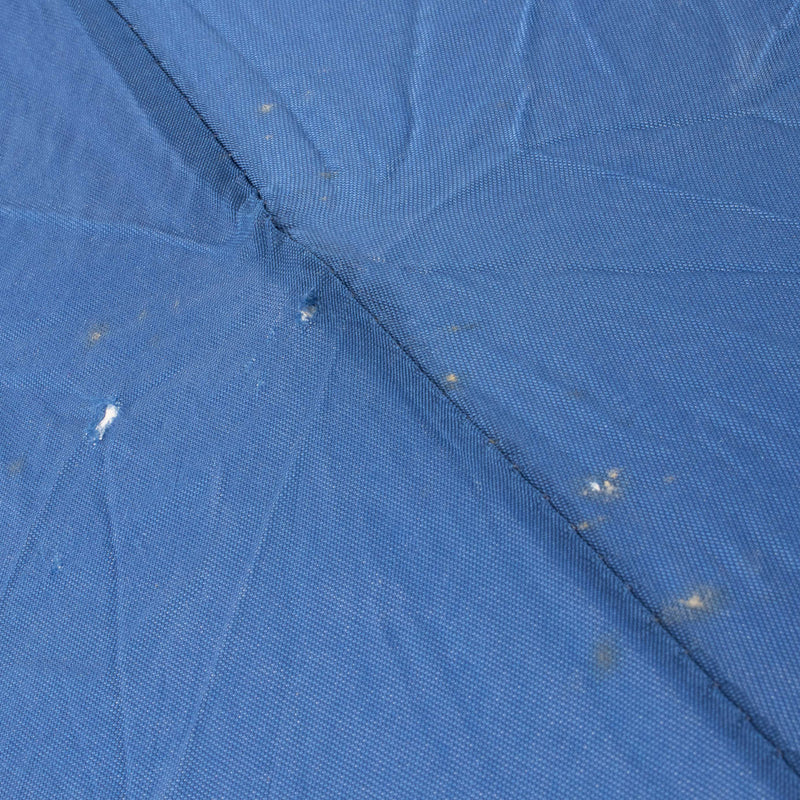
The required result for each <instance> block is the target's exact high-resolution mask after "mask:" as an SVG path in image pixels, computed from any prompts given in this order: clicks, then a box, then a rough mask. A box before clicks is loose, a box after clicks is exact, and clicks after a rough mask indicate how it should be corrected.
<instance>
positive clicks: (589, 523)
mask: <svg viewBox="0 0 800 800" xmlns="http://www.w3.org/2000/svg"><path fill="white" fill-rule="evenodd" d="M605 521H606V518H605V517H604V516H599V517H594V518H593V519H584V520H581V521H580V522H579V523H578V524H577V525H576V526H575V527H576V528H577V529H578V530H579V531H581V532H583V533H585V532H586V531H591V530H594V529H595V528H597V527H598V526H599V525H602V524H603V523H604V522H605Z"/></svg>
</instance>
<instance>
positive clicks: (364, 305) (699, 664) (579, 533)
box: [106, 0, 800, 778]
mask: <svg viewBox="0 0 800 800" xmlns="http://www.w3.org/2000/svg"><path fill="white" fill-rule="evenodd" d="M106 2H107V3H108V4H109V6H111V8H112V9H113V10H114V12H115V13H116V14H117V16H119V18H120V19H121V20H122V21H123V22H124V23H125V25H127V26H128V28H130V30H131V32H132V33H133V35H134V36H135V37H136V39H137V40H138V41H139V42H140V44H141V45H142V47H144V49H145V50H146V51H147V53H148V54H149V55H150V57H151V58H152V59H153V61H154V62H155V63H156V65H157V66H158V68H159V69H160V70H161V71H162V72H163V73H164V75H165V77H166V78H167V80H168V81H169V82H170V84H172V86H173V87H174V88H175V90H176V91H177V92H178V94H179V95H180V96H181V97H182V98H183V100H184V101H185V102H186V104H187V105H188V106H189V108H191V109H192V111H193V112H194V113H195V114H196V115H197V117H198V119H199V120H200V121H201V122H202V124H203V126H204V127H205V128H206V130H208V132H209V133H210V134H211V136H212V137H213V138H214V141H215V142H217V144H218V145H219V146H220V148H221V149H222V150H223V151H224V152H225V153H226V155H227V156H228V157H229V158H230V160H231V162H232V163H233V165H234V166H235V167H236V169H238V170H239V172H240V173H241V174H242V177H243V178H244V180H245V181H246V183H247V185H248V186H250V188H251V189H252V190H253V191H254V192H255V193H256V196H257V197H258V199H259V200H260V201H261V203H262V204H263V206H264V210H265V211H266V212H267V214H268V215H269V218H270V221H271V223H272V225H273V226H274V227H275V229H276V230H277V231H278V232H279V233H281V234H283V235H284V236H286V238H287V239H289V240H291V241H292V242H295V243H296V244H297V245H298V246H300V247H302V248H303V250H305V251H306V252H307V253H309V254H310V255H312V256H313V257H314V258H315V259H316V260H317V261H319V262H320V263H321V264H322V265H323V266H324V267H325V268H326V269H327V270H328V271H329V272H330V273H331V275H333V277H334V278H335V279H336V280H337V281H338V282H339V283H340V284H341V285H342V286H343V287H344V288H345V290H346V291H347V292H348V294H350V296H351V297H352V298H353V300H354V301H355V302H356V303H357V304H358V305H359V306H360V307H361V308H362V309H363V310H364V312H365V313H366V314H367V315H368V316H369V317H370V318H371V319H372V320H373V321H374V322H375V323H376V324H377V325H378V327H379V328H380V329H381V330H382V331H383V332H384V333H385V334H386V335H387V336H388V337H389V339H391V341H392V342H394V344H395V345H396V346H397V347H398V348H399V349H400V350H401V352H403V353H404V354H405V356H406V357H407V358H408V359H409V360H410V361H411V363H412V364H414V366H415V367H416V368H417V369H418V370H419V372H420V373H421V374H422V375H423V376H424V377H425V378H427V380H428V381H430V382H431V383H432V384H433V386H434V387H435V388H436V390H437V391H438V392H439V393H440V394H441V395H442V396H443V397H444V398H445V400H447V401H448V402H449V403H451V404H452V406H453V407H454V408H455V409H456V410H457V411H458V412H459V414H460V415H461V416H463V417H464V418H465V419H466V420H467V422H468V423H470V424H471V425H472V427H474V428H475V429H476V430H477V431H478V432H479V433H480V434H481V435H482V436H483V437H484V438H485V439H486V441H487V443H492V444H493V446H494V448H495V449H496V450H497V452H498V453H499V454H500V455H501V456H502V457H503V458H504V459H505V461H507V462H508V464H510V466H511V468H512V470H514V471H515V472H516V473H517V474H518V475H519V476H520V477H521V478H522V480H523V481H525V483H527V484H528V485H529V486H530V487H531V488H532V489H533V490H534V491H535V492H536V493H537V494H539V495H540V496H541V497H542V499H543V500H544V501H545V502H546V503H547V505H548V506H549V507H550V508H551V509H552V510H553V512H555V514H556V515H557V516H558V517H560V518H561V519H562V520H563V521H564V522H565V523H566V524H567V525H568V526H569V528H570V529H571V530H572V531H573V532H574V533H575V535H576V536H577V537H578V538H579V539H580V540H581V541H582V542H583V543H584V544H585V545H586V547H588V548H589V550H590V551H591V552H592V553H594V554H595V555H596V556H597V558H598V559H599V560H600V561H601V562H602V564H603V565H604V566H605V567H606V568H607V569H608V570H609V572H611V574H612V575H613V576H614V577H615V578H617V580H619V581H620V583H621V584H622V585H623V586H624V588H625V589H626V590H627V592H628V593H629V594H630V595H631V597H632V598H633V599H634V600H636V601H637V602H638V603H639V605H641V606H642V608H644V609H645V611H646V612H647V613H648V614H649V615H650V617H651V618H652V619H653V621H654V622H655V623H656V624H657V625H658V627H659V628H660V629H661V630H662V631H663V632H664V633H665V634H666V635H667V636H668V637H669V638H670V639H671V640H672V641H673V642H674V643H675V644H676V645H677V646H678V647H679V648H680V650H681V651H682V652H683V653H684V654H685V655H686V657H687V658H688V659H689V661H691V663H692V664H694V665H695V667H697V669H699V670H700V672H701V673H703V675H705V676H706V678H707V679H708V681H709V682H710V685H711V688H712V689H713V690H716V691H718V692H719V693H720V695H721V696H722V697H724V698H725V699H726V700H727V701H728V702H729V703H730V704H731V705H732V706H733V707H734V708H735V709H736V710H737V711H738V712H739V713H740V714H741V715H742V716H743V718H744V719H745V720H746V721H747V722H748V723H749V725H750V727H751V728H752V729H753V730H754V731H755V732H756V733H757V734H758V735H759V736H760V737H761V738H762V739H763V740H764V741H765V742H766V743H767V744H768V745H769V746H770V747H771V748H772V749H773V750H774V752H775V754H776V755H777V756H778V757H779V758H780V759H781V760H782V761H783V763H784V764H785V765H786V767H787V768H788V769H789V771H790V772H791V773H792V774H793V775H795V776H796V777H798V778H800V772H799V771H798V770H797V769H796V768H795V767H794V765H793V764H792V763H791V762H790V761H788V760H787V758H786V755H785V754H784V752H783V750H782V749H781V748H780V746H779V745H778V744H777V743H776V742H775V741H774V740H773V739H772V737H771V736H770V734H769V733H767V731H765V730H764V729H763V728H762V727H761V726H760V724H759V723H757V722H756V721H755V720H754V719H753V717H752V716H751V715H750V714H749V713H748V712H747V710H746V709H745V708H743V707H742V706H741V705H740V704H739V703H738V702H737V700H736V699H735V698H734V697H732V696H731V695H730V694H729V693H728V691H727V690H726V689H725V688H724V687H723V686H722V685H721V684H720V683H719V681H717V680H716V679H715V678H714V676H713V675H712V674H711V673H710V672H709V671H708V669H707V668H706V667H705V666H704V665H703V664H702V662H700V661H699V660H698V658H697V657H696V656H695V655H694V654H693V653H692V652H691V650H689V648H688V647H687V646H686V645H684V643H683V642H682V641H681V639H680V638H679V636H678V635H677V633H675V632H674V631H673V630H671V629H670V628H669V627H668V626H667V625H666V624H665V622H664V621H663V620H662V619H661V617H660V616H659V614H658V612H657V611H656V610H655V609H654V608H652V607H651V606H650V604H649V603H648V602H647V600H646V599H645V598H644V596H643V595H642V594H640V593H639V592H638V591H637V589H636V588H635V587H634V586H633V585H632V584H631V583H629V582H628V581H627V580H626V578H625V576H624V575H623V574H622V573H621V572H620V571H619V570H618V569H617V567H615V566H614V564H613V563H611V562H610V561H609V560H608V559H607V558H606V557H605V556H604V555H603V553H602V552H600V551H599V550H598V549H597V547H596V546H595V545H594V544H593V542H592V541H591V540H590V539H588V538H587V537H586V536H585V535H584V533H583V532H582V531H581V530H580V528H579V527H578V525H577V524H576V523H574V522H573V521H572V520H571V519H570V518H569V517H568V516H567V515H566V513H565V512H564V511H562V510H561V509H560V508H559V507H558V506H557V505H556V503H555V502H554V501H553V499H552V498H551V497H550V496H549V495H548V494H547V492H546V491H545V490H544V489H543V488H542V487H541V486H539V485H538V484H537V483H536V482H535V481H534V480H533V479H532V478H530V477H529V476H528V475H527V474H526V473H525V472H523V471H522V469H521V468H520V467H519V465H517V464H516V463H515V461H514V459H513V457H512V455H511V454H510V452H509V451H507V450H506V449H504V448H503V447H501V446H499V445H497V444H496V443H493V440H492V436H491V434H490V433H489V431H487V430H486V429H485V428H484V427H483V426H482V425H481V424H480V423H479V422H477V421H476V420H475V419H473V418H472V416H471V415H470V413H469V412H468V411H467V410H466V409H465V408H464V407H463V406H461V405H460V404H459V403H458V402H457V401H456V400H455V399H454V398H453V396H452V395H451V394H449V393H448V392H447V391H446V390H445V389H444V388H443V387H442V386H441V384H440V383H439V382H438V381H437V380H436V377H435V376H434V375H433V374H432V373H431V372H430V371H429V370H428V369H427V368H426V367H425V366H424V365H423V364H422V363H421V362H420V361H419V360H418V359H417V357H416V356H415V355H414V354H413V353H412V352H411V350H410V349H409V348H408V347H407V346H406V345H405V344H403V342H402V341H401V340H400V339H398V338H397V336H396V335H395V334H394V333H393V332H392V330H391V329H390V328H389V327H388V326H387V325H386V324H385V323H384V322H383V320H381V319H380V317H378V316H377V315H376V314H375V312H373V311H372V309H371V308H370V307H369V305H367V303H366V302H365V301H364V300H363V299H362V298H361V297H360V296H359V295H358V293H357V292H356V291H355V290H354V288H353V287H352V286H351V285H350V282H349V281H348V280H347V278H345V277H344V275H342V274H341V273H340V272H339V271H338V270H337V269H336V268H335V267H334V266H333V265H332V264H330V263H329V262H328V261H327V260H326V259H325V258H323V257H322V256H321V255H319V254H318V253H316V252H315V251H314V250H312V249H311V248H310V247H308V246H307V245H306V244H305V243H304V242H302V241H300V240H298V239H296V238H295V237H294V236H293V235H292V234H291V233H290V232H289V231H288V230H287V228H286V227H285V226H283V225H282V224H281V223H280V222H279V221H278V220H277V219H276V218H275V217H274V215H273V214H272V212H271V211H270V209H269V207H268V206H267V202H266V200H265V199H264V197H263V195H262V194H261V191H260V190H259V188H258V186H256V184H255V183H254V182H253V180H252V179H251V178H250V176H249V175H248V174H247V172H246V171H245V169H244V168H243V167H242V166H241V164H239V162H238V161H237V160H236V157H235V156H234V155H233V153H231V152H230V150H229V149H228V148H227V147H226V146H225V143H224V142H223V141H222V139H221V138H220V137H219V135H218V134H217V133H216V131H215V130H214V129H213V128H212V127H211V125H210V124H209V123H208V121H207V120H206V118H205V117H204V116H203V114H202V113H201V112H200V110H199V109H198V108H197V106H195V104H194V103H193V102H192V101H191V99H190V98H189V97H188V95H187V94H186V93H185V92H184V91H183V89H182V88H181V87H180V85H179V84H178V83H177V81H176V80H175V79H174V78H173V77H172V75H171V74H170V73H169V71H168V70H167V68H166V66H165V65H164V64H163V63H162V61H161V59H160V58H159V57H158V56H157V55H156V53H155V52H154V51H153V50H152V49H151V47H150V45H148V43H147V42H146V41H145V39H144V38H143V37H142V35H141V34H140V33H139V32H138V31H137V30H136V28H135V27H134V26H133V25H132V24H131V23H130V22H129V21H128V19H127V17H126V16H125V15H124V14H123V13H122V11H121V10H120V8H119V7H118V6H117V5H116V3H115V2H114V0H106Z"/></svg>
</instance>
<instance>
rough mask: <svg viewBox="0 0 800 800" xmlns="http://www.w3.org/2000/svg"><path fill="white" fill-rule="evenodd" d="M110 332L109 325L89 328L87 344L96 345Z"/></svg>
mask: <svg viewBox="0 0 800 800" xmlns="http://www.w3.org/2000/svg"><path fill="white" fill-rule="evenodd" d="M106 333H108V326H107V325H95V326H94V327H92V328H90V329H89V332H88V333H87V334H86V344H88V345H89V347H94V346H95V345H96V344H97V343H98V342H99V341H100V340H101V339H102V338H103V337H104V336H105V335H106Z"/></svg>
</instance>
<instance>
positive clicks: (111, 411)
mask: <svg viewBox="0 0 800 800" xmlns="http://www.w3.org/2000/svg"><path fill="white" fill-rule="evenodd" d="M118 415H119V409H118V408H117V407H116V406H115V405H114V404H113V403H109V404H108V405H107V406H106V410H105V413H104V414H103V419H101V420H100V422H98V423H97V427H96V428H95V429H94V432H95V433H96V434H97V439H98V441H99V440H100V439H102V438H103V434H105V432H106V430H108V426H109V425H110V424H111V423H112V422H113V421H114V420H115V419H116V418H117V416H118Z"/></svg>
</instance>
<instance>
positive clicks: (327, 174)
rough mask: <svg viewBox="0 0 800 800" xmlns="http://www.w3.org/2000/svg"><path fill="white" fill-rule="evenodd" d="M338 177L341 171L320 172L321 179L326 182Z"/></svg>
mask: <svg viewBox="0 0 800 800" xmlns="http://www.w3.org/2000/svg"><path fill="white" fill-rule="evenodd" d="M338 175H339V171H338V170H332V171H329V170H325V171H323V172H320V174H319V176H320V178H323V179H324V180H326V181H331V180H333V179H334V178H335V177H337V176H338Z"/></svg>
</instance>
